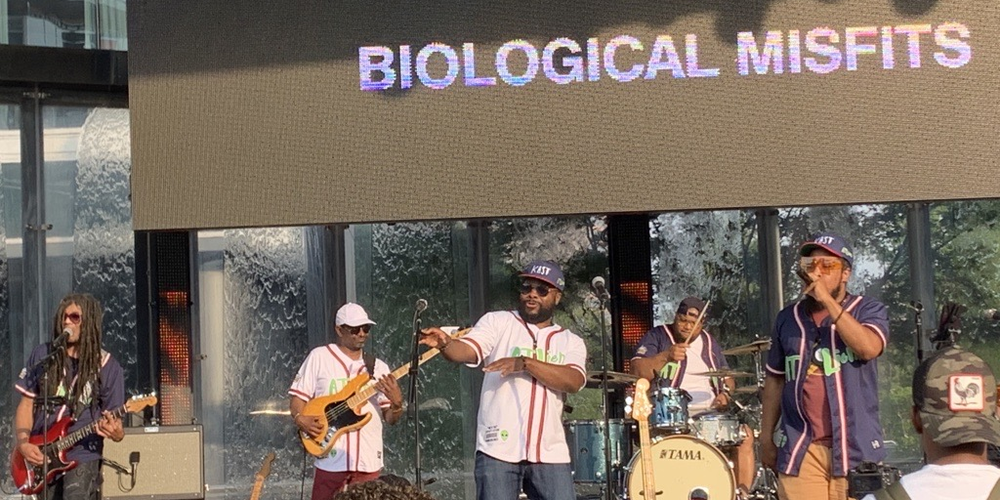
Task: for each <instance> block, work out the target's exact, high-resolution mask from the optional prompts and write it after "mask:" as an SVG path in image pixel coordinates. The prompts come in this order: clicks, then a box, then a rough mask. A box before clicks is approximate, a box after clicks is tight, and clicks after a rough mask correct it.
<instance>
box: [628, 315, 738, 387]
mask: <svg viewBox="0 0 1000 500" xmlns="http://www.w3.org/2000/svg"><path fill="white" fill-rule="evenodd" d="M675 335H676V334H675V333H674V332H673V331H672V330H671V328H670V326H669V325H660V326H656V327H653V328H651V329H650V330H649V331H648V332H646V335H644V336H643V337H642V340H640V341H639V344H638V345H636V346H635V356H633V359H634V358H650V357H653V356H656V355H657V354H659V353H661V352H663V351H666V350H667V349H670V347H671V346H672V345H674V344H676V343H677V342H676V341H675V339H674V336H675ZM699 335H700V336H701V338H702V339H703V340H704V343H705V348H704V349H702V350H701V353H700V354H701V359H702V361H704V362H705V365H706V366H708V367H709V368H710V369H712V370H719V369H723V368H729V364H728V363H726V357H725V356H723V355H722V347H720V346H719V343H718V342H716V341H715V338H714V337H712V335H711V334H709V333H708V332H707V331H705V330H702V331H701V333H700V334H699ZM687 366H688V362H687V360H686V359H685V360H684V361H681V362H676V361H674V362H670V363H667V364H666V365H664V366H663V368H662V369H661V370H660V372H659V374H658V375H659V376H660V377H661V378H663V379H665V380H669V381H670V387H681V384H682V383H683V382H684V374H685V373H686V372H687ZM711 384H712V390H713V391H714V392H715V395H716V396H718V395H719V391H720V390H721V386H720V381H719V379H718V377H712V378H711Z"/></svg>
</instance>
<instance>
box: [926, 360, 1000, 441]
mask: <svg viewBox="0 0 1000 500" xmlns="http://www.w3.org/2000/svg"><path fill="white" fill-rule="evenodd" d="M996 388H997V383H996V377H994V376H993V370H991V369H990V366H989V365H987V364H986V362H985V361H983V360H982V358H980V357H979V356H976V355H975V354H973V353H971V352H968V351H964V350H962V349H958V348H955V347H949V348H947V349H943V350H941V351H939V352H938V353H936V354H934V355H933V356H931V357H930V358H928V359H926V360H924V362H923V363H921V364H920V366H918V367H917V371H916V372H914V373H913V405H914V406H916V407H917V410H918V411H919V412H920V419H921V421H922V422H923V425H924V432H925V433H927V434H928V435H929V436H930V437H931V439H933V440H934V442H935V443H937V444H939V445H941V446H957V445H960V444H965V443H992V444H1000V420H997V417H996V404H997V401H996V395H997V393H996Z"/></svg>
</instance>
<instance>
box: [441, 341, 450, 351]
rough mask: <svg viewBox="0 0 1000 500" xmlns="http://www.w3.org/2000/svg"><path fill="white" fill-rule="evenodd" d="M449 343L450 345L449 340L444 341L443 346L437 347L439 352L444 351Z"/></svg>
mask: <svg viewBox="0 0 1000 500" xmlns="http://www.w3.org/2000/svg"><path fill="white" fill-rule="evenodd" d="M450 345H451V340H449V341H447V342H445V343H444V345H443V346H441V347H438V350H439V351H441V352H444V350H445V349H447V348H448V346H450Z"/></svg>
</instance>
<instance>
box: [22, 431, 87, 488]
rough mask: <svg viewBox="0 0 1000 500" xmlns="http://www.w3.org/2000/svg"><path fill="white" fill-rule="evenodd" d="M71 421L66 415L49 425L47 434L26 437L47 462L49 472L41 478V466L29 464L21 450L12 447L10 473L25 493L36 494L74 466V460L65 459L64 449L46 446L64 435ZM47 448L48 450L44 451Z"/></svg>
mask: <svg viewBox="0 0 1000 500" xmlns="http://www.w3.org/2000/svg"><path fill="white" fill-rule="evenodd" d="M72 423H73V419H72V418H70V417H66V418H63V419H60V420H59V421H58V422H56V423H54V424H52V427H49V431H48V433H47V434H44V435H42V434H36V435H34V436H31V437H30V438H28V442H29V443H31V444H35V445H38V447H39V448H41V449H42V453H43V454H45V458H46V459H48V462H49V473H48V475H46V476H45V478H44V480H43V479H42V466H41V465H31V464H29V463H28V462H27V461H26V460H25V459H24V456H22V455H21V452H20V451H19V450H18V449H17V447H16V446H15V447H14V452H13V453H11V455H10V474H11V476H12V477H13V479H14V484H16V485H17V489H18V490H19V491H20V492H21V493H23V494H25V495H37V494H39V493H41V492H42V489H43V488H44V487H45V485H46V484H52V482H53V481H55V480H56V478H57V477H59V476H61V475H62V474H63V473H64V472H66V471H68V470H70V469H72V468H74V467H76V461H71V462H67V461H66V451H65V450H63V451H58V447H56V446H46V445H49V444H52V443H55V442H57V441H59V440H60V439H62V438H63V437H64V436H65V435H66V430H67V429H69V426H70V425H71V424H72ZM47 450H49V451H48V452H46V451H47Z"/></svg>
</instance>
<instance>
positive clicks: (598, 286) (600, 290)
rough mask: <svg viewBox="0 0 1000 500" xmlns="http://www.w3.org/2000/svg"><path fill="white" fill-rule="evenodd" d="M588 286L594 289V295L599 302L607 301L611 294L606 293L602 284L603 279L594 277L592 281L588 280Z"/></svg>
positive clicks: (606, 289) (605, 287) (606, 290)
mask: <svg viewBox="0 0 1000 500" xmlns="http://www.w3.org/2000/svg"><path fill="white" fill-rule="evenodd" d="M590 286H591V287H592V288H593V289H594V294H595V295H597V298H598V299H600V300H608V299H610V298H611V294H609V293H608V288H607V286H605V284H604V277H602V276H594V279H592V280H590Z"/></svg>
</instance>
